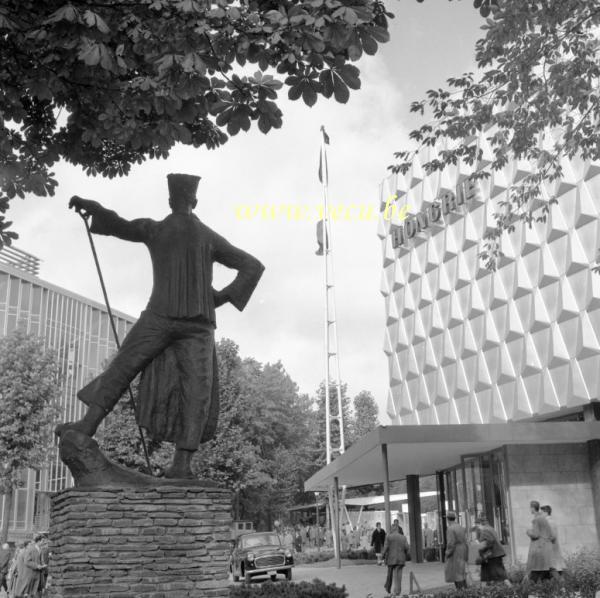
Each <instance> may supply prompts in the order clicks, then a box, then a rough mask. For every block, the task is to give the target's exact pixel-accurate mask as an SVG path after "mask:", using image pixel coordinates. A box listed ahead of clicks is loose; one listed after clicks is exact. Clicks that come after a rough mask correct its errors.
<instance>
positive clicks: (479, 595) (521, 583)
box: [434, 551, 600, 598]
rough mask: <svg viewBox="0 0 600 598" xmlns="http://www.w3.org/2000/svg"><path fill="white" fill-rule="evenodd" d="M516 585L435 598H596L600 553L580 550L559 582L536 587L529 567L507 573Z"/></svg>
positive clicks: (438, 594)
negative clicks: (527, 569) (527, 577)
mask: <svg viewBox="0 0 600 598" xmlns="http://www.w3.org/2000/svg"><path fill="white" fill-rule="evenodd" d="M507 573H508V578H509V580H510V582H511V584H512V585H505V584H502V583H500V584H493V585H490V586H483V585H481V586H480V585H474V586H471V587H469V588H467V589H465V590H448V591H443V592H436V593H435V594H434V596H435V598H528V597H529V596H535V597H536V598H594V597H595V595H596V592H598V591H600V552H598V551H592V552H589V551H579V552H577V553H575V554H573V555H571V556H569V557H567V559H566V569H565V571H564V572H563V575H562V576H561V578H560V579H559V580H549V581H545V582H542V583H538V584H532V583H531V582H529V581H528V580H527V579H526V576H525V573H526V571H525V566H524V565H515V566H513V567H510V568H509V569H508V570H507Z"/></svg>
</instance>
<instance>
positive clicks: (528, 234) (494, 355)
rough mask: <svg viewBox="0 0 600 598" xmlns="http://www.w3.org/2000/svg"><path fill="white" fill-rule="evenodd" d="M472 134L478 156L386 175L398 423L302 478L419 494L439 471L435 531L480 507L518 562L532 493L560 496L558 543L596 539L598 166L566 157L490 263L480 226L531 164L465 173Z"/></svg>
mask: <svg viewBox="0 0 600 598" xmlns="http://www.w3.org/2000/svg"><path fill="white" fill-rule="evenodd" d="M474 142H475V143H478V144H479V147H480V149H481V150H482V152H483V153H482V155H483V159H482V161H481V162H480V163H479V164H478V165H477V166H468V165H464V164H458V165H457V166H455V167H452V168H450V169H447V170H445V171H443V172H442V173H439V172H436V173H432V174H428V173H426V172H425V171H424V169H423V167H422V164H424V163H425V162H426V161H428V160H429V159H431V158H433V157H434V156H433V155H432V154H431V153H430V154H429V155H425V154H423V155H421V156H419V157H417V158H415V160H414V162H413V165H412V169H411V171H410V172H409V173H407V174H406V175H405V176H403V175H401V174H399V175H393V176H390V177H389V178H388V179H386V180H385V181H384V182H383V184H382V186H381V189H380V195H381V213H380V218H379V228H378V235H379V237H380V239H381V242H382V245H383V272H382V279H381V292H382V294H383V296H384V301H385V313H386V329H385V334H384V351H385V354H386V356H387V360H388V364H389V380H390V386H389V391H388V398H387V411H388V415H389V417H390V419H391V423H392V424H393V425H392V426H387V427H382V428H380V429H378V430H376V431H375V432H373V433H371V434H370V435H369V436H367V437H366V438H365V439H363V441H361V442H360V443H357V445H355V446H353V447H351V448H350V449H349V450H348V451H347V453H346V454H345V455H343V456H342V457H340V458H339V459H337V460H336V461H335V462H333V463H332V464H330V466H328V468H329V469H328V468H324V469H323V470H321V471H320V472H319V473H317V474H315V476H313V478H311V479H310V480H309V481H308V482H307V485H306V487H307V490H316V489H320V488H321V487H325V486H326V485H327V484H328V483H332V481H333V480H334V478H337V480H338V482H339V483H340V484H349V485H351V484H352V483H354V484H356V485H358V484H359V483H368V482H372V481H380V482H381V481H385V480H386V478H387V479H392V480H393V479H402V478H406V479H407V481H408V480H410V482H411V484H413V486H414V485H415V484H416V488H413V492H412V494H413V497H415V496H418V476H420V475H421V476H422V475H432V474H436V475H437V481H438V494H439V508H438V511H439V515H440V528H441V529H442V530H443V529H445V512H446V511H447V510H448V509H452V510H454V511H457V512H458V513H459V517H460V520H461V523H462V524H463V525H465V526H467V527H468V528H470V527H471V526H472V525H473V524H474V523H475V520H476V518H477V517H478V516H480V515H481V514H483V513H485V515H486V516H487V517H488V519H489V520H490V523H491V524H492V525H494V526H495V528H496V530H497V532H498V534H499V536H500V538H501V539H502V541H503V543H504V545H505V546H506V549H507V552H508V553H509V556H510V557H511V558H512V559H513V560H521V561H523V560H525V558H526V555H527V549H528V545H529V539H528V537H527V536H526V534H525V530H526V529H527V528H528V527H529V526H530V521H531V514H530V512H529V502H530V501H531V500H538V501H540V502H541V503H542V504H550V505H551V506H552V507H553V508H554V513H553V519H554V520H555V522H556V523H557V524H558V529H559V537H560V542H561V545H562V547H563V550H564V551H565V552H569V551H574V550H575V549H577V548H578V547H590V546H593V547H597V546H598V544H599V537H600V421H599V420H600V408H599V407H600V403H599V402H598V400H599V399H600V275H598V274H595V273H593V272H592V270H591V266H593V265H594V263H595V262H596V258H597V255H598V249H599V247H600V164H594V163H589V162H584V161H579V160H573V161H566V160H565V161H564V163H563V176H562V179H561V180H558V181H555V182H552V183H547V184H545V185H544V189H543V192H544V193H545V194H547V197H553V196H556V197H557V198H558V201H557V202H556V203H555V204H553V205H552V206H551V209H550V211H549V214H548V216H547V218H546V219H545V221H539V222H534V223H533V224H532V226H531V227H530V226H528V225H526V224H525V223H523V222H516V223H515V231H514V232H512V233H505V234H504V235H503V238H502V247H501V249H502V253H503V257H502V258H501V259H500V261H499V263H498V267H497V269H496V271H493V272H492V271H490V270H488V269H486V267H485V264H484V263H483V261H482V260H481V258H480V256H479V254H480V252H481V251H482V249H483V239H484V235H485V233H486V231H488V230H489V229H490V228H491V227H494V226H495V219H494V212H495V211H496V209H497V208H496V206H498V202H499V201H500V200H502V199H506V198H507V196H508V193H509V191H510V188H511V185H514V184H515V183H516V182H518V181H519V180H520V179H521V178H523V177H524V176H525V174H526V173H527V172H529V169H530V166H529V164H525V163H522V162H519V161H513V162H511V163H509V164H507V165H506V167H505V168H504V169H503V170H501V171H498V172H494V171H489V176H488V177H487V178H483V179H479V180H477V181H474V182H470V181H469V180H468V176H469V175H470V174H472V173H473V169H474V168H477V169H483V170H485V169H486V168H488V165H489V164H490V162H491V156H492V153H491V149H490V148H489V146H488V145H487V141H486V138H485V135H482V136H481V137H480V138H479V139H477V140H475V141H474ZM437 149H438V151H439V149H440V148H437ZM441 149H443V148H441ZM429 151H430V152H435V151H436V150H435V149H433V148H432V149H430V150H429ZM488 170H489V168H488ZM384 449H385V450H384ZM369 468H370V470H369ZM376 477H379V479H378V480H374V478H376ZM367 478H368V479H367ZM415 492H416V493H417V494H415ZM410 494H411V492H410V484H409V499H410ZM416 503H418V499H416V500H415V501H413V503H412V504H411V507H410V508H411V509H412V511H413V515H414V516H415V518H416V517H417V516H418V515H419V512H418V504H416ZM412 525H414V526H415V531H416V530H417V529H418V525H419V522H418V521H417V520H416V519H415V521H414V523H413V524H412ZM418 535H420V534H418Z"/></svg>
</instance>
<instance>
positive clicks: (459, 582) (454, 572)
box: [444, 511, 468, 589]
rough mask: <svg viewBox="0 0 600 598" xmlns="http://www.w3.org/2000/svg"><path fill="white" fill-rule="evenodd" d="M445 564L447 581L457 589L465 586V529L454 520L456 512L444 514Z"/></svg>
mask: <svg viewBox="0 0 600 598" xmlns="http://www.w3.org/2000/svg"><path fill="white" fill-rule="evenodd" d="M446 519H447V520H448V529H447V530H446V565H445V567H444V575H445V579H446V581H447V582H454V585H455V587H456V588H457V589H460V588H466V587H467V555H468V545H467V530H466V529H465V528H464V527H461V526H460V525H459V524H458V523H457V522H456V513H454V512H453V511H449V512H448V514H447V515H446Z"/></svg>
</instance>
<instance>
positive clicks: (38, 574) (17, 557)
mask: <svg viewBox="0 0 600 598" xmlns="http://www.w3.org/2000/svg"><path fill="white" fill-rule="evenodd" d="M48 558H49V550H48V537H47V536H46V535H45V534H36V535H35V536H34V538H33V541H29V540H28V541H25V542H21V543H20V544H19V545H18V546H17V549H16V550H15V551H14V554H13V551H12V550H11V548H10V546H9V545H8V544H7V543H4V544H3V545H2V546H1V547H0V589H3V590H4V591H5V592H6V593H7V594H8V596H9V597H10V598H40V597H41V596H42V595H43V591H44V589H45V587H46V584H47V579H48Z"/></svg>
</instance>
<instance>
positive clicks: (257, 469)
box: [195, 339, 312, 527]
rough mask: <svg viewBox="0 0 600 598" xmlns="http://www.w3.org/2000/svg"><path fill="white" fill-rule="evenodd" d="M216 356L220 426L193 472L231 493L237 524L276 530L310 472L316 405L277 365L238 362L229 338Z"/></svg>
mask: <svg viewBox="0 0 600 598" xmlns="http://www.w3.org/2000/svg"><path fill="white" fill-rule="evenodd" d="M217 356H218V362H219V396H220V401H221V404H220V414H219V426H218V428H217V434H216V437H215V438H214V439H213V440H211V441H209V442H207V443H205V444H204V445H202V446H201V447H200V450H199V451H198V455H197V457H196V459H195V471H196V472H197V473H198V475H200V476H201V477H206V478H209V479H214V480H216V481H219V482H221V483H223V484H224V485H226V486H227V487H228V488H231V489H232V490H233V492H234V496H235V501H234V516H235V517H236V518H237V519H251V520H253V521H255V523H256V524H257V525H258V526H261V527H271V525H272V522H273V520H274V519H275V518H277V517H279V516H280V514H281V512H282V510H285V508H286V507H287V506H291V505H292V504H294V502H295V500H296V497H297V495H298V494H299V493H301V492H302V484H303V482H304V479H305V477H306V476H307V474H306V471H308V470H310V471H311V473H312V470H311V469H310V468H311V465H312V460H311V456H312V455H311V453H310V446H309V444H308V443H307V438H308V437H309V436H310V426H309V423H310V418H311V416H312V412H311V402H310V401H309V400H308V398H307V397H306V396H303V395H300V394H299V393H298V387H297V385H296V384H295V382H293V380H292V379H291V378H290V376H289V375H288V374H287V372H286V371H285V369H284V367H283V365H282V364H281V363H280V362H278V363H275V364H261V363H259V362H257V361H256V360H254V359H241V357H240V356H239V350H238V347H237V345H236V344H235V343H234V342H233V341H231V340H229V339H223V340H221V341H219V343H217Z"/></svg>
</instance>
